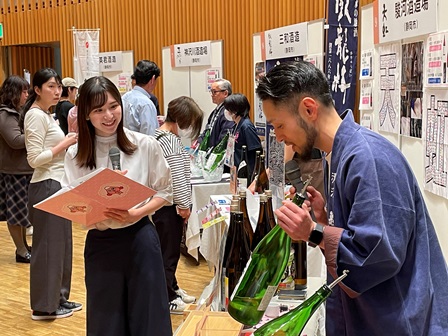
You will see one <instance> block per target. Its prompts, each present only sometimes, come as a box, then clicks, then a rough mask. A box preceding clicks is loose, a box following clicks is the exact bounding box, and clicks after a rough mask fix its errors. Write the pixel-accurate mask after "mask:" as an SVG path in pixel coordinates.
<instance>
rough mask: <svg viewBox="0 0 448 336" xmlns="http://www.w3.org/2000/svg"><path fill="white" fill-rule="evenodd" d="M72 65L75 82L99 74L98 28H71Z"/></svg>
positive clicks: (82, 81)
mask: <svg viewBox="0 0 448 336" xmlns="http://www.w3.org/2000/svg"><path fill="white" fill-rule="evenodd" d="M73 46H74V48H73V50H74V56H73V67H74V77H75V80H76V82H77V83H84V81H85V80H87V79H89V78H90V77H93V76H99V75H100V65H99V51H100V47H99V46H100V30H99V29H97V30H77V29H75V30H73Z"/></svg>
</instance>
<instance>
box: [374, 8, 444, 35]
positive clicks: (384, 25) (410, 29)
mask: <svg viewBox="0 0 448 336" xmlns="http://www.w3.org/2000/svg"><path fill="white" fill-rule="evenodd" d="M437 6H438V5H437V0H379V1H378V23H379V24H378V30H379V31H378V37H379V43H385V42H392V41H398V40H401V39H405V38H409V37H414V36H419V35H425V34H429V33H433V32H435V31H437Z"/></svg>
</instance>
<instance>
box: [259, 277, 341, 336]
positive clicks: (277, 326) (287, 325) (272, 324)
mask: <svg viewBox="0 0 448 336" xmlns="http://www.w3.org/2000/svg"><path fill="white" fill-rule="evenodd" d="M347 274H348V271H344V272H343V274H342V275H341V276H340V277H339V278H337V279H336V280H335V281H333V282H332V283H331V284H330V285H329V286H327V285H323V286H322V287H320V288H319V289H318V290H317V291H316V292H315V293H314V294H313V295H312V296H311V297H309V298H308V299H306V300H305V301H304V302H303V303H302V304H301V305H299V306H298V307H296V308H294V309H293V310H291V311H290V312H288V313H286V314H283V315H281V316H279V317H277V318H276V319H274V320H272V321H269V322H268V323H266V324H264V325H263V326H261V327H260V328H259V329H257V330H256V331H255V332H254V335H255V336H274V335H277V336H279V335H281V336H299V335H300V333H301V332H302V330H303V328H305V325H306V323H307V322H308V321H309V319H310V318H311V316H312V315H313V314H314V312H315V311H316V310H317V308H319V306H320V305H321V304H322V303H323V302H324V301H325V300H326V299H327V297H329V296H330V294H331V290H332V288H333V287H334V286H336V285H337V284H338V283H339V282H340V281H341V280H342V279H344V278H345V277H346V276H347Z"/></svg>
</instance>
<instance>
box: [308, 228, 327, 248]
mask: <svg viewBox="0 0 448 336" xmlns="http://www.w3.org/2000/svg"><path fill="white" fill-rule="evenodd" d="M323 238H324V226H323V225H321V224H319V223H316V226H315V227H314V230H313V231H311V234H310V237H309V238H308V245H309V246H311V247H316V246H317V245H319V244H320V243H321V241H322V239H323Z"/></svg>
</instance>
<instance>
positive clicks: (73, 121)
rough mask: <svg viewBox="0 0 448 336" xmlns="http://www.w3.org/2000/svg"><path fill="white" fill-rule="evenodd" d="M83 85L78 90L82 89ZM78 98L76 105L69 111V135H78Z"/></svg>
mask: <svg viewBox="0 0 448 336" xmlns="http://www.w3.org/2000/svg"><path fill="white" fill-rule="evenodd" d="M81 86H82V84H81V85H80V86H79V88H78V90H80V89H81ZM78 97H79V95H78V94H77V95H76V98H75V105H74V106H73V107H72V108H71V109H70V111H68V116H67V125H68V131H69V133H78Z"/></svg>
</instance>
